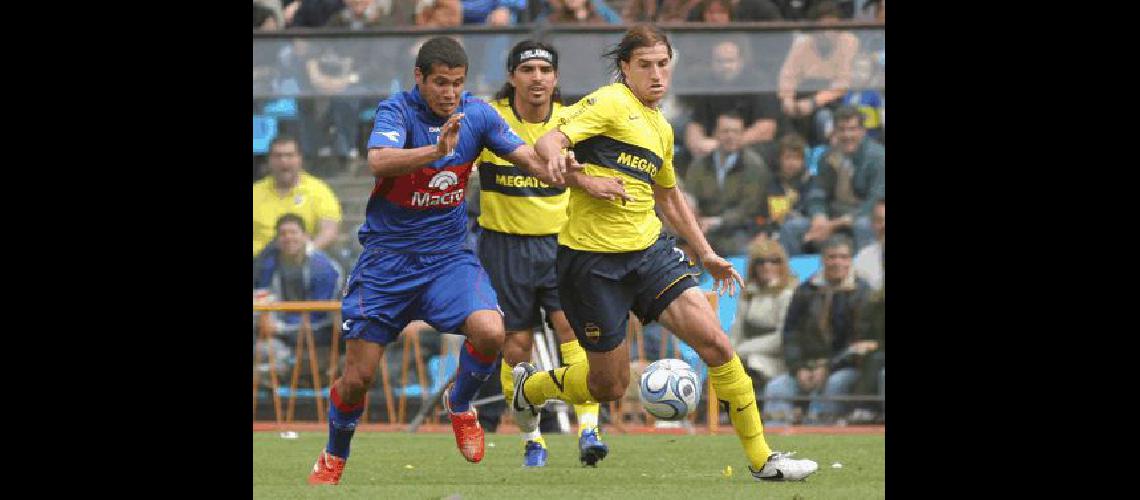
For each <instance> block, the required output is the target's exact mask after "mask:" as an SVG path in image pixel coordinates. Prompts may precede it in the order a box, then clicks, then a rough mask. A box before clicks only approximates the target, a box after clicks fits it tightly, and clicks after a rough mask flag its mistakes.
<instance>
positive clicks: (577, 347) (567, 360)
mask: <svg viewBox="0 0 1140 500" xmlns="http://www.w3.org/2000/svg"><path fill="white" fill-rule="evenodd" d="M558 350H559V351H561V352H562V362H563V363H564V364H566V365H575V364H578V363H586V362H587V361H586V350H585V349H582V346H581V344H579V343H578V340H577V339H575V340H571V341H569V342H563V343H562V344H559V346H558ZM599 407H600V405H598V403H585V404H576V405H574V414H575V415H577V416H578V436H581V435H582V431H584V430H586V429H594V428H596V427H598V411H599Z"/></svg>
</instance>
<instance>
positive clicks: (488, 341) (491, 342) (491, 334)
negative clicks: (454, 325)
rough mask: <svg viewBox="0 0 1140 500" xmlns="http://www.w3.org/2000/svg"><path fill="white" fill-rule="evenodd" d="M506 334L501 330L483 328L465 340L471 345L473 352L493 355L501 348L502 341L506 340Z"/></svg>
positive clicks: (473, 332)
mask: <svg viewBox="0 0 1140 500" xmlns="http://www.w3.org/2000/svg"><path fill="white" fill-rule="evenodd" d="M506 336H507V334H506V332H504V331H503V329H502V328H498V329H496V328H483V329H479V330H475V331H472V332H471V334H470V335H468V336H467V340H468V341H470V342H471V345H473V346H475V350H476V351H479V353H480V354H484V355H488V356H491V355H495V354H498V353H499V351H500V350H501V349H502V348H503V340H504V339H506Z"/></svg>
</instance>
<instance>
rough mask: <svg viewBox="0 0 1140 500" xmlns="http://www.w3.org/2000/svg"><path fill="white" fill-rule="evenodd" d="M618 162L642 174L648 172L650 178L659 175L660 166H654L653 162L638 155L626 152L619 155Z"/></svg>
mask: <svg viewBox="0 0 1140 500" xmlns="http://www.w3.org/2000/svg"><path fill="white" fill-rule="evenodd" d="M617 162H618V163H620V164H622V165H625V166H627V167H631V168H635V169H637V170H640V171H642V172H648V173H649V175H650V176H654V175H657V169H658V166H657V165H654V164H653V162H652V161H650V160H648V159H646V158H642V157H640V156H637V155H631V154H629V153H626V152H621V153H618V157H617Z"/></svg>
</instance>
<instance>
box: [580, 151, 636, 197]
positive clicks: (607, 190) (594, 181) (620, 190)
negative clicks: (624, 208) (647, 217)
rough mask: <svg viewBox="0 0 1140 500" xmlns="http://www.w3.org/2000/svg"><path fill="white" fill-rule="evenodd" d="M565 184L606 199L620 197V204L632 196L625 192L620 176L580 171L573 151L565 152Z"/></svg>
mask: <svg viewBox="0 0 1140 500" xmlns="http://www.w3.org/2000/svg"><path fill="white" fill-rule="evenodd" d="M566 185H567V186H570V187H576V188H578V189H581V190H583V191H585V192H586V194H588V195H590V196H593V197H594V198H599V199H603V200H608V201H614V200H619V199H620V200H621V204H622V205H625V202H627V201H633V198H632V197H631V196H629V194H627V193H626V192H625V183H624V182H623V181H622V180H621V178H620V177H597V176H593V175H586V173H585V172H583V171H582V166H581V165H579V164H578V161H577V160H575V159H574V152H573V151H568V152H567V153H566Z"/></svg>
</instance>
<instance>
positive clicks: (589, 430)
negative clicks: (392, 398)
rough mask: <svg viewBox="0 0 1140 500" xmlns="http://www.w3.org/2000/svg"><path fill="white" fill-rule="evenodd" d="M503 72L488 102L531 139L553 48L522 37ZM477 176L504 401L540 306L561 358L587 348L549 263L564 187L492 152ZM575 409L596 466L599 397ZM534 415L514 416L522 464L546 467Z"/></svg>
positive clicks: (547, 95)
mask: <svg viewBox="0 0 1140 500" xmlns="http://www.w3.org/2000/svg"><path fill="white" fill-rule="evenodd" d="M507 74H508V75H509V76H508V78H509V79H508V81H507V82H506V83H504V84H503V88H502V89H501V90H499V92H498V93H497V94H496V95H495V100H494V101H493V102H491V107H493V108H494V109H495V110H496V111H498V112H499V114H500V115H502V117H503V119H504V120H506V122H507V124H509V125H510V126H511V129H512V130H514V131H515V133H516V134H518V135H519V137H521V138H522V139H523V140H524V141H526V142H527V143H528V144H531V145H533V144H534V142H535V141H536V140H538V138H539V137H540V136H542V134H543V133H545V132H546V131H548V130H550V129H551V128H553V127H554V122H553V121H551V116H552V115H553V113H554V112H555V111H557V110H558V109H559V108H561V107H562V104H561V102H559V101H560V97H559V93H558V51H556V50H555V49H554V47H551V46H549V45H547V44H544V43H541V42H536V41H532V40H524V41H522V42H519V43H518V44H516V45H515V46H514V47H513V48H512V49H511V51H510V53H509V54H508V56H507ZM479 181H480V186H481V189H482V192H481V193H480V199H479V204H480V214H481V215H480V216H479V226H480V227H481V228H482V233H481V235H480V238H479V259H480V260H481V261H482V263H483V268H484V269H486V270H487V274H488V275H489V276H490V277H491V284H492V285H493V286H494V288H495V293H496V294H497V295H498V297H499V306H500V307H501V308H502V310H503V315H504V317H503V320H504V322H505V324H506V328H507V337H506V340H505V342H504V343H503V363H502V365H501V366H502V368H501V370H500V378H501V379H502V383H503V395H504V397H505V398H506V400H507V404H508V405H509V404H511V397H512V396H513V394H514V380H513V378H512V375H511V369H512V368H513V367H514V366H515V365H516V364H518V363H520V362H523V361H529V360H530V359H531V349H532V348H533V344H534V338H533V337H532V336H531V332H532V331H533V329H534V328H535V327H537V326H540V324H541V321H542V318H541V315H540V313H539V308H540V307H541V308H542V309H544V310H545V311H546V316H547V318H548V319H549V321H550V323H551V325H552V326H553V328H554V332H555V333H556V334H557V336H558V342H559V344H560V345H559V350H560V351H561V352H562V361H563V363H564V364H566V365H572V364H574V363H581V362H585V361H586V351H584V350H583V349H582V346H580V345H578V340H577V339H575V338H574V332H573V330H571V329H570V324H569V323H568V322H567V321H566V315H565V314H564V313H563V312H562V307H561V306H560V305H559V302H558V282H557V279H556V278H557V277H556V274H555V268H554V258H555V254H556V252H557V249H558V231H559V230H561V229H562V225H563V224H565V223H566V203H567V201H568V199H569V193H567V192H566V188H565V187H556V186H551V185H548V184H545V183H543V182H542V181H540V180H538V178H536V177H534V176H532V175H529V174H527V173H526V172H524V171H522V170H521V169H519V168H518V167H516V166H514V165H511V163H510V162H508V161H506V160H503V159H502V158H500V157H498V156H496V155H495V154H494V153H492V152H491V151H490V150H484V151H483V154H482V155H481V156H480V157H479ZM574 411H575V413H576V414H577V416H578V448H579V455H578V456H579V460H581V461H582V463H584V464H587V465H596V464H597V462H598V461H599V460H601V459H602V458H604V457H605V456H606V453H608V452H609V448H608V447H607V446H606V445H605V444H604V443H602V442H601V440H600V439H599V436H598V403H596V402H586V403H583V404H576V405H574ZM538 417H539V414H536V413H534V412H525V413H524V414H523V415H521V418H519V419H516V422H517V423H518V424H519V429H520V431H522V434H523V465H524V466H526V467H542V466H545V465H546V441H545V440H544V439H543V438H542V433H541V432H540V431H539V428H538V423H539V418H538Z"/></svg>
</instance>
